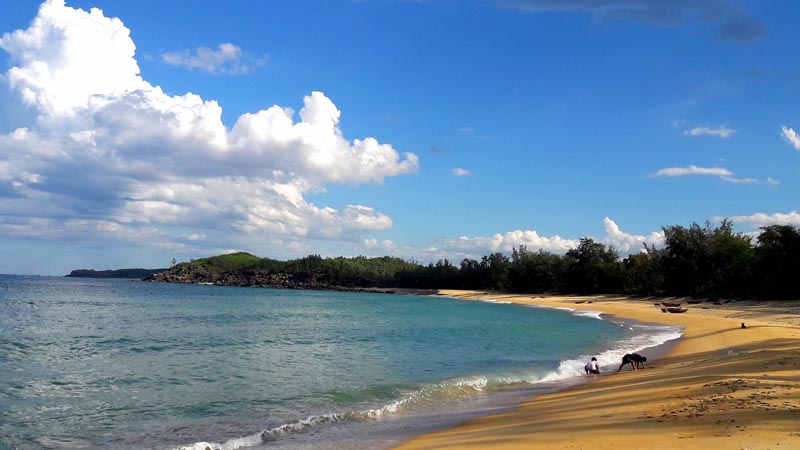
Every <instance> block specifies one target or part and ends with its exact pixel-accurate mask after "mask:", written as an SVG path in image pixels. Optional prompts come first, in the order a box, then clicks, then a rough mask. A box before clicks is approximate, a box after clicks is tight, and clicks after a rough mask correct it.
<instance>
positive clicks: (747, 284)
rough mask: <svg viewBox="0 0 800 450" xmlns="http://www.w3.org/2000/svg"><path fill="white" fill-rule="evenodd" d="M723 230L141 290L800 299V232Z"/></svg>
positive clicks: (302, 265)
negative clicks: (631, 249)
mask: <svg viewBox="0 0 800 450" xmlns="http://www.w3.org/2000/svg"><path fill="white" fill-rule="evenodd" d="M732 225H733V224H732V223H731V222H730V221H727V220H726V221H723V222H722V223H721V224H720V225H719V226H712V225H711V224H709V223H707V224H706V225H705V226H700V225H698V224H696V223H695V224H692V225H691V226H689V227H683V226H677V225H676V226H668V227H663V228H662V229H663V231H664V236H665V245H664V246H663V247H662V248H656V247H654V246H647V245H646V246H645V249H644V251H643V252H641V253H636V254H631V255H628V256H627V257H625V258H620V255H619V252H618V251H617V250H616V249H614V248H613V247H610V246H607V245H605V244H603V243H599V242H596V241H594V240H593V239H590V238H582V239H581V240H580V244H579V245H578V247H577V248H574V249H570V250H569V251H568V252H566V254H564V255H559V254H554V253H550V252H546V251H543V250H531V249H528V248H526V247H524V246H521V247H517V248H514V250H513V252H512V253H511V255H505V254H502V253H492V254H490V255H485V256H483V257H482V258H481V259H480V260H474V259H464V260H462V261H461V263H460V264H459V265H454V264H452V263H451V262H450V261H448V260H446V259H443V260H440V261H438V262H437V263H435V264H433V263H431V264H428V265H423V264H420V263H417V262H414V261H406V260H403V259H400V258H395V257H390V256H384V257H377V258H368V257H364V256H358V257H352V258H345V257H337V258H322V257H320V256H319V255H310V256H307V257H305V258H300V259H294V260H289V261H279V260H273V259H269V258H259V257H257V256H255V255H252V254H249V253H234V254H228V255H220V256H214V257H211V258H203V259H197V260H193V261H190V262H184V263H180V264H175V265H173V266H172V267H171V268H170V269H169V270H167V271H165V272H163V273H157V274H153V275H150V276H148V277H147V278H146V279H145V280H146V281H156V282H170V283H204V284H215V285H223V286H253V287H276V288H291V289H337V290H357V289H366V288H383V289H391V288H403V289H447V288H450V289H477V290H499V291H509V292H524V293H559V294H625V295H648V296H649V295H665V296H689V297H696V298H716V297H725V298H764V299H789V298H793V299H797V298H800V283H797V282H796V281H795V277H796V276H797V274H798V273H800V230H798V228H796V227H794V226H791V225H773V226H768V227H763V228H762V229H761V232H760V233H759V234H758V236H756V237H753V236H751V235H748V234H744V233H739V232H735V231H733V226H732Z"/></svg>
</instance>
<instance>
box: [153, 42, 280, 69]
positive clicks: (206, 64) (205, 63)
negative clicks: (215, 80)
mask: <svg viewBox="0 0 800 450" xmlns="http://www.w3.org/2000/svg"><path fill="white" fill-rule="evenodd" d="M161 59H162V60H163V61H164V62H165V63H167V64H169V65H172V66H183V67H186V68H188V69H189V70H201V71H204V72H208V73H210V74H213V75H217V74H231V75H237V74H246V73H251V72H253V71H254V70H255V69H256V67H259V66H263V65H264V64H266V63H267V59H266V58H263V57H262V58H253V57H251V56H250V55H248V54H247V53H245V52H244V51H242V49H241V48H240V47H239V46H236V45H233V44H231V43H230V42H225V43H222V44H219V45H218V46H217V50H213V49H210V48H206V47H198V48H196V49H195V50H194V51H191V50H182V51H179V52H168V53H164V54H162V55H161Z"/></svg>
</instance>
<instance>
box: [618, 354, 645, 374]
mask: <svg viewBox="0 0 800 450" xmlns="http://www.w3.org/2000/svg"><path fill="white" fill-rule="evenodd" d="M646 361H647V357H646V356H642V355H640V354H638V353H628V354H626V355H625V356H623V357H622V364H620V365H619V369H617V372H619V371H620V370H622V368H623V367H625V364H630V365H631V369H633V370H636V369H638V368H639V366H641V368H642V369H644V363H645V362H646Z"/></svg>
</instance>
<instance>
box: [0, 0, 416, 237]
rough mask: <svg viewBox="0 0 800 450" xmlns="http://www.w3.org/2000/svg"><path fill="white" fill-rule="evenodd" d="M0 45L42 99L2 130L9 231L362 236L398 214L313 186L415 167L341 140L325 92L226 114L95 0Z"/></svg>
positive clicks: (42, 12)
mask: <svg viewBox="0 0 800 450" xmlns="http://www.w3.org/2000/svg"><path fill="white" fill-rule="evenodd" d="M0 48H3V49H4V50H5V51H6V52H8V54H9V55H10V60H11V66H12V67H11V68H10V69H9V70H8V71H7V72H6V73H5V74H4V76H3V79H2V81H3V82H4V83H5V87H4V88H6V89H10V90H11V91H12V92H13V93H14V94H15V96H16V98H18V99H19V102H20V110H23V109H25V110H27V111H28V112H29V113H30V112H31V111H32V112H33V114H32V116H33V118H32V119H31V120H30V121H29V123H26V124H25V126H23V127H19V128H17V129H14V130H7V132H6V133H5V134H4V135H0V227H2V230H3V232H4V233H11V234H13V233H18V234H20V235H25V236H27V237H35V236H37V235H41V236H44V235H45V234H46V235H47V236H50V237H53V236H59V235H61V234H69V233H71V232H73V231H74V230H76V229H81V228H83V229H93V230H102V231H103V232H104V233H106V234H107V235H108V237H109V238H112V237H114V236H115V234H114V233H115V231H119V233H117V235H116V236H117V237H118V238H120V239H129V240H131V241H136V240H138V239H142V238H143V237H144V238H147V239H155V238H158V239H160V240H161V241H162V242H164V243H169V242H176V241H177V240H179V239H178V236H179V234H180V233H185V232H186V231H187V230H195V231H196V230H201V231H198V232H192V233H191V235H192V236H217V235H223V234H227V235H229V236H238V237H244V236H257V237H258V238H259V239H261V238H265V237H268V236H276V235H277V236H284V237H289V238H292V237H315V238H325V239H352V240H353V241H356V240H359V239H361V238H363V234H365V233H369V232H374V231H378V230H384V229H387V228H389V227H391V226H392V221H391V219H390V218H389V217H388V216H386V215H385V214H381V213H380V212H377V211H375V210H374V209H372V208H369V207H367V206H362V205H348V206H345V207H343V208H340V209H334V208H331V207H319V206H316V205H314V204H312V203H310V202H308V201H307V200H305V198H304V195H306V194H307V193H309V192H321V191H324V189H325V186H326V185H327V184H331V183H347V184H358V183H369V182H374V183H381V182H383V180H384V179H385V178H386V177H392V176H396V175H400V174H407V173H411V172H415V171H416V170H417V169H418V159H417V157H416V155H414V154H411V153H405V154H402V155H401V154H400V153H399V152H398V151H397V150H395V149H394V148H393V147H392V146H391V145H388V144H383V143H380V142H378V141H377V140H376V139H374V138H371V137H367V138H363V139H354V140H352V141H350V140H348V139H346V138H345V137H344V136H343V134H342V130H341V129H340V127H339V119H340V116H341V112H340V111H339V110H338V109H337V107H336V105H335V104H334V103H333V102H332V101H331V100H330V99H329V98H327V97H326V96H325V94H323V93H322V92H312V93H311V94H310V95H308V96H306V97H305V98H304V99H303V107H302V109H301V110H300V111H299V114H295V112H294V111H293V110H292V109H290V108H286V107H280V106H277V105H276V106H270V107H267V108H265V109H263V110H260V111H257V112H254V113H249V114H243V115H242V116H240V117H239V118H238V120H236V122H235V124H234V125H233V126H232V127H230V128H229V127H226V126H225V125H224V124H223V122H222V120H221V116H222V107H221V106H220V105H219V104H218V103H217V102H216V101H213V100H206V99H203V98H201V97H200V96H198V95H195V94H192V93H186V94H184V95H170V94H168V93H165V92H164V91H163V90H162V89H161V88H160V87H158V86H155V85H153V84H151V83H150V82H148V81H146V80H144V79H143V78H142V77H141V75H140V71H139V66H138V63H137V61H136V59H135V50H136V47H135V45H134V42H133V41H132V39H131V37H130V31H129V30H128V29H127V28H126V27H125V25H124V24H123V23H122V21H121V20H119V19H116V18H108V17H105V16H104V14H103V12H102V11H100V10H99V9H92V10H91V11H88V12H87V11H84V10H81V9H75V8H71V7H68V6H66V5H65V4H64V2H63V0H48V1H46V2H45V3H44V4H42V6H41V7H40V9H39V12H38V15H37V16H36V18H35V19H34V20H33V21H32V22H31V23H30V26H29V27H28V28H27V29H25V30H17V31H15V32H12V33H6V34H4V35H3V36H2V38H0ZM43 225H46V226H47V231H46V233H45V231H44V230H41V233H37V230H40V227H42V226H43ZM202 230H210V231H212V232H213V231H219V232H220V233H216V234H215V233H205V232H203V231H202ZM220 245H224V244H223V243H220Z"/></svg>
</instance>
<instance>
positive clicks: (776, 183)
mask: <svg viewBox="0 0 800 450" xmlns="http://www.w3.org/2000/svg"><path fill="white" fill-rule="evenodd" d="M767 184H769V185H770V186H780V184H781V181H780V180H776V179H775V178H772V177H767Z"/></svg>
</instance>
